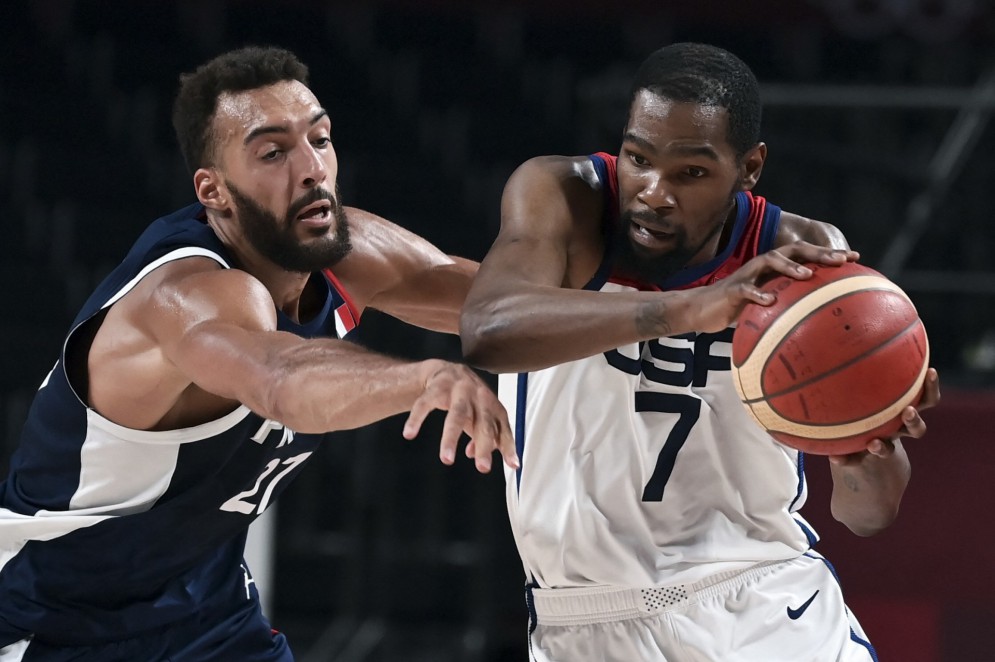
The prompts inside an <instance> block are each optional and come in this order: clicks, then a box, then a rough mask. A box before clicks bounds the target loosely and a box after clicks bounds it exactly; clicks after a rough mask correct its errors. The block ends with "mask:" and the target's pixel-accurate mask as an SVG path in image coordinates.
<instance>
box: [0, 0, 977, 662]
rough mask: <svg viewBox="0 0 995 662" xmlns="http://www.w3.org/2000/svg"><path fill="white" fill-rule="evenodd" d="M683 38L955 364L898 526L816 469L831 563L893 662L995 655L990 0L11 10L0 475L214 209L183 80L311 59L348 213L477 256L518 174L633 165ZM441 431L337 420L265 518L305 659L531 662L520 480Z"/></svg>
mask: <svg viewBox="0 0 995 662" xmlns="http://www.w3.org/2000/svg"><path fill="white" fill-rule="evenodd" d="M609 4H610V7H609V6H608V5H609ZM683 40H697V41H706V42H710V43H713V44H716V45H719V46H723V47H726V48H728V49H730V50H732V51H734V52H735V53H737V54H738V55H740V56H741V57H742V58H743V59H744V60H746V61H747V62H748V63H749V64H750V65H751V66H752V67H753V68H754V70H755V71H756V73H757V75H758V78H759V79H760V81H761V85H762V91H763V95H764V102H765V118H764V132H763V133H764V136H763V137H764V140H765V141H766V142H767V143H768V145H769V148H770V157H769V160H768V162H767V166H766V168H765V172H764V176H763V179H762V181H761V182H760V185H759V187H758V189H757V190H758V192H759V193H760V194H762V195H766V196H767V197H768V198H770V199H771V200H772V201H774V202H775V203H777V204H779V205H780V206H782V207H783V208H785V209H789V210H791V211H794V212H797V213H801V214H804V215H807V216H810V217H814V218H819V219H822V220H827V221H830V222H833V223H835V224H836V225H838V226H839V227H841V228H842V229H843V230H844V232H845V233H846V234H847V236H848V238H849V240H850V243H851V244H852V245H853V246H854V247H855V248H857V249H859V250H860V251H861V253H862V255H863V261H864V262H865V263H867V264H869V265H870V266H873V267H876V268H878V269H880V270H882V271H884V272H885V273H886V274H887V275H889V276H890V277H892V278H893V279H894V280H896V282H898V283H899V284H900V285H901V286H903V287H904V288H905V289H906V290H907V291H908V293H909V294H910V296H911V297H912V298H913V300H914V301H915V302H916V305H917V307H918V308H919V310H920V313H921V315H922V317H923V319H924V321H925V324H926V328H927V330H928V332H929V334H930V340H931V348H932V353H933V364H934V365H935V366H936V367H937V368H938V369H939V370H940V373H941V376H942V381H943V385H944V402H943V405H942V406H941V407H939V408H937V409H934V410H931V411H929V412H927V414H926V419H927V422H928V423H929V425H930V434H929V437H928V438H927V439H926V440H923V441H919V442H909V443H908V444H907V447H908V448H909V453H910V455H911V456H912V461H913V466H914V476H913V481H912V483H911V485H910V488H909V491H908V494H907V497H906V500H905V503H904V506H903V512H902V514H901V516H900V518H899V522H898V523H896V525H895V526H894V527H892V529H889V530H888V531H887V532H885V533H883V534H881V535H880V536H877V537H875V538H872V539H869V540H861V539H857V538H856V537H854V536H852V535H851V534H849V532H847V531H846V530H845V529H844V528H843V527H841V526H840V525H838V524H836V523H835V522H833V521H831V519H830V517H829V515H828V505H827V504H828V488H829V481H828V470H827V469H826V466H825V462H824V461H822V459H821V458H810V461H809V462H808V469H809V478H810V481H811V492H812V495H811V497H810V501H809V504H808V506H807V507H806V509H805V510H804V511H803V512H804V514H805V515H806V516H807V517H808V518H809V520H810V521H811V522H812V523H813V524H815V525H816V527H817V528H818V529H819V531H820V533H821V534H822V536H823V539H824V540H823V543H822V544H821V545H820V547H819V549H820V550H821V551H822V552H823V553H825V554H826V555H827V556H829V557H830V558H831V559H832V560H834V561H835V562H836V566H837V569H838V570H839V571H840V574H841V578H842V581H843V588H844V591H845V593H846V594H847V595H848V597H849V602H850V603H851V606H852V607H853V609H854V611H855V612H856V614H857V616H858V617H859V618H860V620H861V621H862V623H863V624H864V626H865V628H866V629H867V631H868V633H869V635H870V637H871V639H872V641H873V642H874V643H875V644H876V645H877V647H878V651H879V653H880V656H881V659H882V660H886V661H891V660H897V661H901V662H915V661H922V662H931V661H938V660H942V661H944V662H953V661H956V662H965V661H973V660H978V661H984V660H991V659H995V654H993V653H992V652H991V651H992V650H995V647H993V644H995V638H993V636H992V635H991V634H990V631H991V627H990V626H991V624H992V623H993V622H995V608H993V607H992V606H991V600H990V597H991V595H992V594H995V551H993V550H995V545H993V542H995V535H993V534H992V532H991V527H990V523H989V520H990V518H991V511H992V507H993V505H995V487H993V485H992V481H991V479H990V478H989V476H990V475H991V470H992V469H995V459H993V451H992V448H991V444H992V442H993V441H995V434H993V432H992V426H991V424H990V422H989V419H990V417H991V415H992V413H993V409H995V390H993V389H995V306H993V305H992V304H993V302H995V273H993V269H992V265H991V257H990V256H991V253H992V249H993V248H995V224H993V223H992V221H993V213H992V211H991V208H990V207H991V202H990V200H991V199H990V197H989V196H990V194H991V190H992V188H993V187H995V126H993V123H992V122H991V121H990V119H991V115H992V113H993V111H995V47H993V40H995V9H993V7H992V4H991V3H990V2H989V0H751V2H726V1H723V0H697V1H696V2H681V3H678V2H660V1H655V2H651V1H649V0H613V1H612V2H611V3H608V2H596V1H594V0H574V1H572V2H567V1H566V0H535V1H533V2H525V1H524V0H523V1H520V2H503V3H496V2H483V1H480V0H462V1H460V0H422V1H420V2H402V1H400V0H397V1H393V2H392V1H387V0H382V1H379V2H365V1H364V2H360V1H359V0H357V1H356V2H344V1H343V2H338V1H331V0H328V1H324V2H321V1H318V0H311V1H305V0H297V1H292V0H285V1H282V2H281V1H276V0H270V1H268V2H259V1H249V0H243V1H236V0H230V1H228V2H224V1H220V0H217V1H215V0H176V1H170V2H166V1H162V0H99V1H97V0H76V1H73V0H36V1H33V2H28V1H25V0H6V1H5V2H3V4H2V5H0V181H2V182H3V184H2V185H0V219H2V220H0V222H2V227H3V241H2V242H0V252H2V259H0V269H2V282H4V283H6V287H7V292H8V294H7V297H8V302H9V304H8V306H7V307H6V310H5V312H4V313H3V319H2V323H0V352H2V354H0V356H2V357H3V358H2V361H3V363H2V370H0V470H3V471H6V466H7V461H8V459H9V455H10V453H11V451H12V450H13V447H14V445H15V443H16V438H17V435H18V433H19V430H20V427H21V425H22V422H23V419H24V415H25V412H26V409H27V406H28V404H29V402H30V398H31V396H32V393H33V392H34V390H35V389H36V388H37V385H38V384H39V383H40V382H41V380H42V379H43V378H44V376H45V373H46V372H47V371H48V370H49V369H50V368H51V366H52V364H53V363H54V362H55V359H56V357H57V355H58V350H59V346H60V343H61V341H62V339H63V336H64V333H65V332H66V330H67V324H68V323H69V321H70V320H71V319H72V317H73V316H74V315H75V312H76V309H77V307H78V306H79V305H80V304H81V303H82V301H83V299H84V298H85V297H86V295H87V294H88V293H89V291H90V290H91V288H92V287H93V286H94V285H95V284H96V283H97V282H99V280H100V279H101V278H102V277H103V276H104V275H105V274H106V273H107V271H109V269H110V267H111V266H113V265H114V264H116V262H117V261H118V260H119V259H120V258H121V257H122V256H123V255H124V253H125V251H126V250H127V248H128V247H129V246H130V244H131V242H132V241H133V240H134V239H135V238H136V237H137V235H138V234H139V232H140V231H141V230H142V229H143V227H144V226H145V225H146V224H147V223H148V222H150V221H151V220H152V219H154V218H156V217H158V216H160V215H162V214H164V213H166V212H168V211H170V210H172V209H174V208H177V207H179V206H181V205H185V204H187V203H189V202H191V201H193V199H194V198H193V194H192V186H191V183H190V178H189V176H188V175H187V173H186V171H185V169H184V167H183V165H182V163H181V159H180V156H179V152H178V150H177V148H176V146H175V142H174V139H173V136H172V129H171V125H170V122H169V110H170V104H171V100H172V95H173V93H174V91H175V88H176V82H177V77H178V74H179V73H180V72H183V71H188V70H191V69H192V68H194V67H195V66H196V65H198V64H199V63H201V62H203V61H204V60H206V59H208V58H210V57H212V56H214V55H216V54H218V53H220V52H222V51H224V50H227V49H230V48H233V47H238V46H241V45H245V44H249V43H256V44H276V45H281V46H285V47H287V48H290V49H291V50H293V51H295V52H296V53H297V54H298V55H299V56H300V57H301V58H302V59H303V60H304V61H305V62H306V63H308V64H309V65H310V67H311V71H312V88H313V89H314V90H315V92H316V94H317V95H318V97H319V99H321V100H322V102H323V104H324V105H325V107H326V108H328V110H329V112H330V114H331V118H332V126H333V140H334V142H335V147H336V150H337V152H338V155H339V160H340V169H341V172H340V176H339V182H340V185H341V189H342V193H343V196H344V198H345V202H346V203H347V204H351V205H355V206H359V207H363V208H366V209H368V210H370V211H373V212H375V213H378V214H381V215H383V216H385V217H387V218H390V219H392V220H394V221H396V222H398V223H401V224H402V225H405V226H406V227H408V228H410V229H412V230H414V231H415V232H418V233H420V234H422V235H424V236H426V237H428V238H429V239H430V240H432V241H434V242H435V243H436V244H438V245H439V246H440V247H442V248H443V249H444V250H446V251H447V252H450V253H455V254H460V255H464V256H466V257H470V258H475V259H479V258H481V257H482V256H483V255H484V253H485V251H486V250H487V248H488V246H489V245H490V242H491V241H492V239H493V237H494V236H495V233H496V231H497V222H498V202H499V198H500V193H501V188H502V186H503V183H504V181H505V179H506V178H507V176H508V175H509V174H510V173H511V171H512V169H513V168H514V167H515V166H516V165H517V164H519V163H520V162H522V161H523V160H525V159H527V158H529V157H531V156H534V155H538V154H555V153H559V154H581V153H586V152H591V151H598V150H606V151H609V152H616V151H617V148H618V139H619V136H620V133H621V128H622V124H623V120H624V117H625V111H626V107H625V94H626V91H627V86H628V83H629V79H630V77H631V75H632V74H633V72H634V69H635V67H636V65H637V64H638V63H639V62H640V61H641V60H642V59H643V58H644V57H645V56H646V55H647V54H649V53H650V52H651V51H652V50H654V49H655V48H657V47H659V46H662V45H665V44H667V43H670V42H673V41H683ZM363 322H364V324H363V327H361V328H362V333H361V340H362V341H363V342H365V343H367V344H369V345H371V346H373V347H375V348H378V349H382V350H384V351H388V352H391V353H393V354H396V355H401V356H408V357H412V358H421V357H427V356H442V357H447V358H451V359H458V358H459V345H458V342H457V340H456V339H455V338H452V337H448V336H442V335H439V334H432V333H428V332H421V331H418V330H414V329H410V328H407V327H405V326H403V325H402V324H400V323H397V322H395V321H393V320H391V319H389V318H386V317H384V316H382V315H378V314H376V313H374V312H368V313H367V314H366V315H365V316H364V320H363ZM440 421H441V419H440V418H438V417H435V418H433V419H431V420H430V422H429V425H428V427H427V429H426V430H425V432H424V433H423V434H422V435H421V437H420V438H419V439H418V440H416V441H414V442H407V441H404V440H403V439H402V438H401V435H400V429H401V425H402V419H401V418H399V417H398V418H396V419H390V420H388V421H384V422H383V423H381V424H379V425H375V426H371V427H368V428H365V429H362V430H358V431H355V432H349V433H342V434H340V435H338V438H337V439H336V441H335V443H330V444H328V445H327V447H326V448H325V449H324V451H323V453H322V454H321V455H320V456H318V457H316V458H315V459H314V460H312V462H311V463H310V465H309V467H308V469H307V470H306V471H305V472H304V474H303V475H302V477H301V478H300V479H299V480H298V481H297V482H296V483H295V485H294V486H292V487H291V488H290V490H289V491H288V492H287V493H286V494H285V495H284V497H283V498H282V499H281V501H280V502H279V503H278V505H277V507H275V508H272V509H271V514H270V515H269V517H268V520H267V523H266V525H265V526H267V527H268V528H266V529H264V530H263V531H262V533H260V534H259V536H258V541H256V542H254V543H253V550H252V551H253V553H258V554H261V557H260V558H261V560H260V561H258V562H257V567H256V571H257V574H258V575H259V580H260V583H262V584H264V585H265V586H264V590H265V592H266V593H265V596H266V605H267V611H268V613H269V615H270V616H271V619H272V620H273V623H274V626H275V627H277V628H279V629H282V630H284V631H285V632H287V633H288V635H289V636H290V638H291V643H292V645H293V646H294V649H295V650H296V653H297V655H298V658H299V659H301V660H304V661H306V662H318V661H325V660H335V661H342V662H345V661H363V660H379V661H384V662H393V661H399V660H404V661H420V660H425V661H428V660H432V661H440V662H445V661H457V660H459V661H463V660H466V661H474V662H498V661H502V662H503V661H506V660H525V659H527V655H526V650H525V631H526V611H525V608H524V601H523V599H522V590H521V589H522V584H523V573H522V570H521V566H520V565H519V562H518V558H517V555H516V552H515V549H514V545H513V542H512V540H511V536H510V530H509V527H508V524H507V520H506V516H505V511H504V496H503V479H502V477H501V476H500V475H499V474H498V473H495V474H492V475H489V476H479V475H477V474H476V472H475V471H474V470H473V468H472V466H471V464H470V463H468V462H463V463H459V464H458V465H457V466H455V467H451V468H445V467H443V466H441V465H440V464H439V463H438V461H437V460H436V447H435V446H436V443H437V434H438V430H439V423H440ZM260 541H261V542H260ZM267 541H268V542H267ZM260 550H261V551H260ZM267 559H270V560H269V561H268V560H267Z"/></svg>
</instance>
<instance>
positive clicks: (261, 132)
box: [242, 108, 328, 145]
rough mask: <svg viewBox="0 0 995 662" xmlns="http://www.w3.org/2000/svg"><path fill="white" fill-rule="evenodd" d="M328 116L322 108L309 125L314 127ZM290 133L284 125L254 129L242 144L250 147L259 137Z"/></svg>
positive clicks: (271, 125)
mask: <svg viewBox="0 0 995 662" xmlns="http://www.w3.org/2000/svg"><path fill="white" fill-rule="evenodd" d="M327 116H328V111H327V110H325V109H324V108H322V109H321V110H319V111H318V112H316V113H315V114H314V115H313V116H312V117H311V120H310V122H309V124H310V125H311V126H314V125H315V124H317V123H318V122H320V121H321V118H323V117H327ZM289 132H290V130H289V129H288V128H287V126H286V125H282V124H270V125H267V126H259V127H256V128H255V129H253V130H252V131H249V133H247V134H246V135H245V140H244V141H243V142H242V144H243V145H248V144H249V143H251V142H252V141H253V140H255V139H256V138H258V137H259V136H265V135H269V134H273V133H289Z"/></svg>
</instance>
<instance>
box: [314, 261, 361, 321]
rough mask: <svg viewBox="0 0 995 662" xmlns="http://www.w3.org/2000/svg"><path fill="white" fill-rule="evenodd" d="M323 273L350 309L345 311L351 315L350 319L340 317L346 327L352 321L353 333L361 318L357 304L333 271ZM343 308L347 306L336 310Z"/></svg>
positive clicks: (343, 316) (328, 270)
mask: <svg viewBox="0 0 995 662" xmlns="http://www.w3.org/2000/svg"><path fill="white" fill-rule="evenodd" d="M322 273H323V274H325V278H327V279H328V280H329V281H331V283H332V286H333V287H334V288H335V291H336V292H338V293H339V296H341V297H342V300H343V301H345V302H346V305H347V306H348V308H346V309H345V312H348V313H349V317H348V319H347V318H346V316H345V315H344V314H343V315H340V316H341V317H342V323H343V324H345V325H346V326H349V320H351V321H352V326H351V327H349V330H350V331H351V330H352V329H354V328H356V325H357V324H359V318H360V317H361V314H360V311H359V309H358V308H356V304H355V303H353V301H352V297H351V296H349V292H347V291H346V289H345V288H344V287H342V283H340V282H339V279H338V278H336V277H335V274H333V273H332V270H331V269H323V270H322ZM343 308H345V306H339V307H338V308H336V309H335V310H336V311H341V310H342V309H343Z"/></svg>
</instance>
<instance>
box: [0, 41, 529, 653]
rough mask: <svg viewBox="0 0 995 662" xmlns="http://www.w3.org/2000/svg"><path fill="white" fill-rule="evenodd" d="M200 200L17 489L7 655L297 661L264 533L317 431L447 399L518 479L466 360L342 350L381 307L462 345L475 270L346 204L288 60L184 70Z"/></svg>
mask: <svg viewBox="0 0 995 662" xmlns="http://www.w3.org/2000/svg"><path fill="white" fill-rule="evenodd" d="M174 125H175V128H176V132H177V136H178V138H179V142H180V145H181V148H182V150H183V154H184V157H185V158H186V160H187V162H188V165H189V166H190V167H191V170H192V171H193V173H194V174H193V184H194V189H195V192H196V196H197V200H198V202H197V204H194V205H191V206H189V207H187V208H184V209H181V210H179V211H177V212H175V213H173V214H170V215H168V216H166V217H164V218H161V219H159V220H157V221H155V222H154V223H152V224H151V225H150V226H149V227H148V229H147V230H146V231H145V232H144V234H143V235H142V236H141V237H140V238H139V239H138V241H137V242H136V243H135V245H134V247H133V248H132V249H131V251H130V252H129V253H128V255H127V256H126V257H125V259H124V261H123V262H122V263H121V264H120V266H118V267H117V269H115V270H114V271H113V272H112V273H111V274H110V276H109V277H108V278H107V279H106V280H105V281H104V282H103V283H102V284H101V285H100V286H99V287H98V288H97V289H96V291H95V292H94V294H93V295H92V296H91V297H90V299H89V300H88V301H87V302H86V303H85V305H84V307H83V309H82V311H81V312H80V314H79V315H78V317H77V318H76V321H75V322H74V323H73V325H72V330H71V331H70V332H69V334H68V337H67V339H66V342H65V345H64V349H63V353H62V355H61V357H60V359H59V361H58V363H56V365H55V367H54V368H53V370H52V371H51V373H50V374H49V375H48V377H46V379H45V380H44V383H43V384H42V385H41V387H40V389H39V391H38V393H37V396H36V397H35V400H34V402H33V404H32V406H31V409H30V413H29V415H28V420H27V422H26V424H25V428H24V433H23V436H22V438H21V443H20V445H19V447H18V450H17V451H16V453H15V455H14V457H13V458H12V462H11V470H10V474H9V476H8V478H7V480H6V481H5V482H4V483H0V660H2V661H3V662H11V661H13V660H22V659H23V660H70V659H72V660H115V661H128V662H151V661H159V660H190V661H197V662H201V661H206V660H218V661H223V662H232V661H235V660H237V661H239V662H248V661H254V660H290V659H292V655H291V652H290V650H289V648H288V645H287V642H286V640H285V638H284V637H283V635H281V634H278V633H274V632H273V631H272V630H271V629H270V627H269V624H268V623H267V622H266V620H265V618H264V617H263V616H262V614H261V613H260V610H259V603H258V597H257V595H256V591H255V587H254V584H253V583H252V582H251V579H250V577H249V573H248V569H247V568H245V566H244V563H243V560H242V553H243V546H244V542H245V535H246V529H247V528H248V526H249V523H250V522H251V521H252V520H253V519H254V518H255V517H257V516H258V515H259V514H261V513H262V512H263V511H264V510H265V509H266V507H267V506H268V505H270V504H272V502H273V500H274V499H275V498H276V497H277V495H278V494H279V493H280V492H281V491H282V490H283V489H284V488H285V487H286V485H287V484H288V483H289V482H290V481H291V480H292V479H293V478H294V477H295V475H297V473H298V472H299V471H300V470H301V467H302V466H303V465H304V464H305V463H306V461H307V460H308V458H309V457H310V456H311V454H312V453H313V452H314V451H315V450H316V448H317V446H318V444H320V443H322V440H323V438H324V437H323V433H326V432H329V431H334V430H342V429H347V428H354V427H357V426H361V425H366V424H368V423H371V422H373V421H377V420H380V419H383V418H385V417H387V416H391V415H393V414H397V413H401V412H406V411H410V415H409V417H408V419H407V423H406V425H405V428H404V436H405V437H408V438H412V437H414V436H415V435H416V434H417V433H418V430H419V428H420V426H421V423H422V422H423V420H424V418H425V416H426V415H427V414H428V412H430V411H431V410H433V409H442V410H446V411H447V412H448V413H447V414H446V418H445V423H444V428H443V432H442V440H441V450H440V452H441V458H442V461H443V462H446V463H451V462H452V461H453V456H454V454H455V448H456V444H457V441H458V438H459V436H460V435H461V433H466V434H467V435H469V436H470V437H471V442H470V445H471V449H472V453H473V454H474V455H475V460H476V466H477V468H478V469H479V470H480V471H484V472H486V471H488V470H489V468H490V465H491V455H492V453H493V452H494V451H495V450H498V451H500V452H501V454H502V455H503V457H504V460H505V461H506V462H508V463H510V465H511V466H516V464H517V458H516V455H515V448H514V442H513V438H512V436H511V433H510V429H509V426H508V421H507V414H506V412H505V410H504V408H503V407H502V406H501V404H500V403H499V402H498V400H497V397H496V395H495V394H494V393H493V392H492V391H491V389H490V388H489V387H488V386H487V385H486V384H485V383H484V382H483V381H481V380H480V379H479V378H478V377H477V376H476V375H475V374H474V373H473V372H472V371H471V370H470V369H469V368H467V367H466V366H462V365H457V364H453V363H448V362H443V361H439V360H427V361H420V362H409V361H402V360H398V359H395V358H389V357H386V356H382V355H379V354H376V353H373V352H370V351H367V350H365V349H363V348H361V347H359V346H357V345H356V344H354V343H351V342H346V341H343V340H342V338H343V337H346V336H347V335H348V333H349V331H350V330H351V329H352V328H354V327H355V325H356V323H357V322H358V320H359V318H360V315H361V314H362V312H363V310H364V309H365V308H376V309H379V310H382V311H384V312H386V313H388V314H391V315H395V316H397V317H399V318H401V319H403V320H406V321H408V322H411V323H413V324H417V325H419V326H422V327H426V328H430V329H436V330H439V331H447V332H455V331H456V328H457V323H458V314H459V312H458V311H459V308H460V306H461V305H462V302H463V299H464V297H465V294H466V291H467V289H468V288H469V283H470V278H471V276H472V273H473V271H474V269H473V266H475V265H473V264H472V263H464V262H461V261H459V260H454V259H451V258H449V257H447V256H446V255H444V254H442V253H441V252H440V251H439V250H438V249H436V248H435V247H434V246H432V245H431V244H429V243H428V242H427V241H425V240H424V239H421V238H420V237H417V236H415V235H413V234H412V233H410V232H406V231H405V230H403V229H401V228H399V227H397V226H396V225H393V224H391V223H389V222H387V221H385V220H384V219H382V218H379V217H377V216H374V215H373V214H370V213H367V212H364V211H361V210H359V209H352V208H348V209H347V208H344V207H342V205H341V203H340V200H339V197H338V194H337V190H336V188H335V181H336V176H337V170H338V163H337V162H336V157H335V151H334V150H333V148H332V143H331V139H330V120H329V117H328V114H327V113H326V111H325V110H324V109H323V108H322V107H321V105H320V104H319V103H318V100H317V99H316V98H315V96H314V95H313V94H312V92H311V91H310V90H309V89H308V87H307V68H306V67H305V66H304V65H303V64H302V63H300V62H299V61H298V60H297V59H296V58H295V57H294V56H293V55H292V54H290V53H288V52H286V51H283V50H279V49H272V48H266V49H261V48H247V49H242V50H238V51H233V52H231V53H228V54H225V55H222V56H220V57H218V58H216V59H214V60H212V61H210V62H208V63H207V64H205V65H204V66H202V67H200V68H199V69H197V71H196V72H194V73H192V74H189V75H185V76H183V77H182V78H181V86H180V91H179V94H178V96H177V99H176V102H175V107H174Z"/></svg>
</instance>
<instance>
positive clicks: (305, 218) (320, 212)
mask: <svg viewBox="0 0 995 662" xmlns="http://www.w3.org/2000/svg"><path fill="white" fill-rule="evenodd" d="M331 215H332V203H331V202H329V201H328V200H319V201H318V202H314V203H312V204H310V205H308V206H307V207H305V208H304V209H302V210H301V211H300V213H299V214H297V218H296V220H298V221H302V222H305V223H326V222H328V220H329V218H330V217H331Z"/></svg>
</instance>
